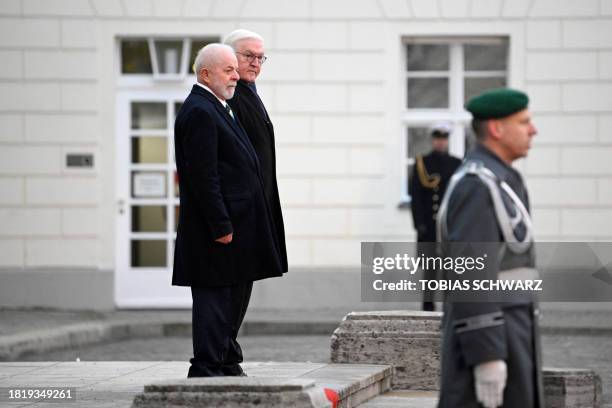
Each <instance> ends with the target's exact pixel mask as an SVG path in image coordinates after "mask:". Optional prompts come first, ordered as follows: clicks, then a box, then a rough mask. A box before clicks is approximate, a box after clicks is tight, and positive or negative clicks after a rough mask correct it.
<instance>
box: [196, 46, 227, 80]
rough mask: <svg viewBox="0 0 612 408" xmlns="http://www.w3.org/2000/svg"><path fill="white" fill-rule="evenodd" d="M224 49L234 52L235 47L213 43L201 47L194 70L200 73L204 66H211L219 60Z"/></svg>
mask: <svg viewBox="0 0 612 408" xmlns="http://www.w3.org/2000/svg"><path fill="white" fill-rule="evenodd" d="M223 50H225V51H229V52H231V53H232V54H234V49H233V48H232V47H230V46H229V45H226V44H220V43H211V44H208V45H205V46H204V47H202V48H200V51H198V55H196V57H195V61H194V63H193V72H194V73H195V74H196V75H198V74H199V73H200V70H201V69H202V68H210V67H211V66H212V65H214V64H215V63H216V62H217V60H218V59H219V54H221V53H222V51H223Z"/></svg>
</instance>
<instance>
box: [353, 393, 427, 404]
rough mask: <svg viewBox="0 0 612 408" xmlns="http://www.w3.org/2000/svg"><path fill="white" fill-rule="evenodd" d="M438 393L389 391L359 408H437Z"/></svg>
mask: <svg viewBox="0 0 612 408" xmlns="http://www.w3.org/2000/svg"><path fill="white" fill-rule="evenodd" d="M437 403H438V393H437V392H436V391H408V390H402V391H388V392H386V393H384V394H382V395H379V396H377V397H375V398H373V399H371V400H369V401H368V402H366V403H364V404H361V405H360V406H359V408H436V405H437Z"/></svg>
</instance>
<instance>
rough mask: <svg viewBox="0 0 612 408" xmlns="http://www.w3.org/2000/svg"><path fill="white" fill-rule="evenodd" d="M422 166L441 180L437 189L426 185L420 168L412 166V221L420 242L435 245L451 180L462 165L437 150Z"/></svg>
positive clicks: (430, 174) (409, 186)
mask: <svg viewBox="0 0 612 408" xmlns="http://www.w3.org/2000/svg"><path fill="white" fill-rule="evenodd" d="M423 164H424V168H425V169H426V172H427V173H428V175H429V176H432V177H439V182H438V183H435V186H425V185H423V184H422V182H421V178H420V177H419V174H418V170H417V166H416V165H415V166H413V168H412V174H411V177H410V180H409V185H408V192H409V193H410V197H411V201H410V208H411V210H412V222H413V224H414V228H415V229H416V230H417V241H418V242H436V215H437V214H438V209H439V207H440V204H441V203H442V199H443V198H444V193H445V192H446V187H447V186H448V181H449V179H450V178H451V176H452V175H453V173H454V172H455V170H457V168H458V167H459V166H460V165H461V160H460V159H458V158H456V157H454V156H451V155H450V154H448V153H441V152H437V151H435V150H434V151H431V152H430V153H429V154H427V155H425V156H423Z"/></svg>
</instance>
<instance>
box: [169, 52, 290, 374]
mask: <svg viewBox="0 0 612 408" xmlns="http://www.w3.org/2000/svg"><path fill="white" fill-rule="evenodd" d="M237 68H238V62H237V60H236V56H235V54H234V51H233V50H232V48H231V47H228V46H227V45H223V44H209V45H207V46H206V47H204V48H202V49H201V50H200V51H199V53H198V55H197V57H196V61H195V65H194V69H195V72H196V74H197V83H196V84H195V85H194V86H193V88H192V90H191V93H190V94H189V96H188V97H187V99H186V100H185V102H184V103H183V105H182V107H181V109H180V110H179V112H178V114H177V117H176V122H175V128H174V138H175V149H176V166H177V171H178V177H179V187H180V200H181V206H180V215H179V222H178V230H177V237H176V248H175V254H174V272H173V276H172V284H173V285H178V286H190V287H191V293H192V298H193V353H194V357H193V358H192V359H191V367H190V368H189V373H188V376H189V377H210V376H239V375H245V374H244V372H243V371H242V368H241V367H240V363H241V362H242V350H241V349H240V345H239V344H238V342H237V340H236V337H237V335H238V330H239V328H240V325H241V323H242V320H243V318H244V315H245V313H246V309H247V306H248V303H249V299H250V294H251V289H252V285H253V281H255V280H259V279H264V278H268V277H273V276H282V274H283V272H284V270H285V268H284V263H283V257H282V256H281V253H282V252H281V248H280V246H279V242H278V238H277V236H276V232H275V225H274V223H273V221H272V213H271V210H270V208H269V206H268V203H267V200H266V198H265V193H264V191H265V190H264V182H263V179H262V171H261V166H260V163H259V160H258V158H257V154H256V152H255V149H254V148H253V146H252V144H251V142H250V140H249V138H248V136H247V135H246V133H245V131H244V129H243V128H242V127H241V126H240V123H239V122H238V121H237V118H236V116H235V114H234V113H233V112H232V110H231V108H230V107H229V105H227V100H229V99H231V98H232V96H233V95H234V90H235V86H236V83H237V81H238V79H239V75H238V71H237Z"/></svg>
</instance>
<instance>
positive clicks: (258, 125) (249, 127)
mask: <svg viewBox="0 0 612 408" xmlns="http://www.w3.org/2000/svg"><path fill="white" fill-rule="evenodd" d="M228 103H229V105H230V106H231V107H232V110H233V111H234V113H235V114H236V117H237V118H238V120H239V122H240V124H241V125H242V126H243V127H244V130H245V131H246V133H247V136H248V137H249V140H250V141H251V143H252V144H253V147H254V148H255V152H256V153H257V157H258V158H259V164H260V167H261V177H262V179H263V185H264V192H265V195H266V200H267V202H268V206H269V207H270V211H271V213H272V222H273V224H274V228H275V232H276V237H277V238H278V244H279V245H278V246H279V248H280V255H281V260H282V263H283V271H285V272H286V271H287V249H286V244H285V226H284V222H283V213H282V210H281V204H280V198H279V194H278V182H277V180H276V149H275V142H274V127H273V126H272V121H271V120H270V117H269V116H268V112H267V111H266V108H265V106H264V104H263V102H262V101H261V99H260V98H259V96H258V95H257V92H256V91H255V89H252V88H249V86H248V85H247V83H246V82H244V81H242V80H240V81H238V85H237V86H236V92H235V93H234V97H233V98H232V99H230V100H229V101H228Z"/></svg>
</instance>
